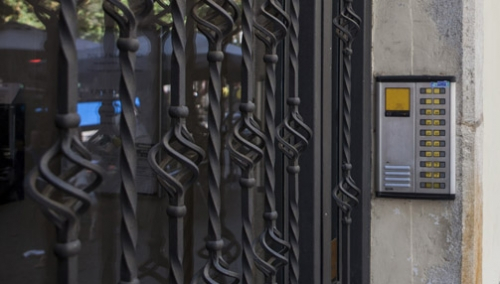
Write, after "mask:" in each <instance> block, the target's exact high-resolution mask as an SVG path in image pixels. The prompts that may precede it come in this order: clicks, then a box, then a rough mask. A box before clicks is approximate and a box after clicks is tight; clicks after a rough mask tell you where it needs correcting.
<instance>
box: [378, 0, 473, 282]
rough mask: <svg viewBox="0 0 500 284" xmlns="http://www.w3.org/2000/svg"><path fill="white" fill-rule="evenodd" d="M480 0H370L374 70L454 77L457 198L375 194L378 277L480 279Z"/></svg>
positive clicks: (400, 279)
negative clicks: (440, 199)
mask: <svg viewBox="0 0 500 284" xmlns="http://www.w3.org/2000/svg"><path fill="white" fill-rule="evenodd" d="M481 8H482V0H397V1H396V0H374V1H373V31H372V37H373V43H372V44H373V51H372V52H373V74H374V76H378V75H454V76H456V77H457V99H456V101H457V120H456V124H457V137H456V145H457V147H456V148H457V153H456V161H457V168H456V172H457V181H456V191H457V194H456V199H455V200H453V201H439V200H410V199H382V198H374V199H373V200H372V223H371V226H372V228H371V233H372V236H371V262H370V263H371V283H373V284H391V283H395V284H401V283H426V284H427V283H443V284H453V283H481V282H477V281H481V279H480V277H481V273H477V272H476V270H477V267H480V261H481V256H480V255H478V251H479V252H480V250H478V248H480V247H481V240H482V239H481V237H480V233H478V232H480V231H481V230H480V229H481V227H480V226H482V223H481V216H482V214H476V213H477V212H478V210H477V208H478V206H480V202H481V200H480V197H481V194H480V190H481V182H482V180H481V165H482V160H481V158H482V156H481V154H480V153H482V103H481V102H482V98H481V95H480V94H481V88H482V85H481V73H482V66H481V62H482V48H481V47H482V45H481V44H482V38H481V35H482V33H479V32H478V31H479V30H481V28H482V27H481V24H480V23H478V21H477V19H482V18H481V17H480V16H481V15H482V10H481ZM481 23H482V20H481ZM479 49H480V50H481V51H479ZM480 213H481V211H480ZM476 229H477V230H476ZM464 272H466V273H464Z"/></svg>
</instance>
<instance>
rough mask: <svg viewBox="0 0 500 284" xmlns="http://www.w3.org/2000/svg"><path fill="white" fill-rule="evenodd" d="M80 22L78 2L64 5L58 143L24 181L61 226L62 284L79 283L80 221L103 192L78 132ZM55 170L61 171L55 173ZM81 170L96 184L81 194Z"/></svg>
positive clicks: (57, 248) (58, 247)
mask: <svg viewBox="0 0 500 284" xmlns="http://www.w3.org/2000/svg"><path fill="white" fill-rule="evenodd" d="M76 18H77V17H76V1H61V3H60V14H59V68H58V77H59V80H58V84H59V85H58V94H57V101H58V108H57V109H58V111H57V115H56V120H55V123H56V126H57V128H59V130H60V132H59V133H60V135H59V137H58V140H57V141H56V143H55V144H54V145H53V146H52V147H51V148H50V149H49V150H48V151H47V152H45V154H44V155H43V156H42V158H41V159H40V162H39V164H38V168H35V169H33V170H32V171H31V172H30V173H29V174H28V175H27V177H26V180H25V185H26V188H27V190H28V193H29V194H30V196H31V197H32V198H33V199H34V200H35V201H36V202H37V203H39V204H40V205H41V210H42V212H43V213H44V214H45V215H46V216H47V218H48V219H49V220H50V221H51V222H52V223H54V225H55V226H56V231H57V243H56V244H55V246H54V253H55V254H56V256H57V259H58V277H57V279H58V280H57V281H58V283H60V284H76V283H78V258H77V255H78V253H79V252H80V249H81V243H80V240H79V239H78V234H79V231H80V220H79V216H81V215H82V214H83V213H85V212H86V211H87V210H88V208H89V206H90V195H89V194H90V193H91V192H92V191H93V190H95V189H96V188H97V187H98V185H99V184H100V183H101V181H102V176H103V170H102V169H101V168H100V167H99V166H97V165H95V164H93V163H92V162H91V161H90V160H91V155H90V153H89V152H88V151H87V149H85V147H84V146H83V144H82V143H81V141H80V140H79V137H78V133H77V132H76V128H77V127H78V125H79V124H80V116H79V115H78V114H77V113H76V102H77V99H78V66H77V64H78V60H77V55H76V45H75V40H76V27H77V23H76ZM65 162H69V163H65ZM68 164H69V166H67V165H68ZM54 168H61V170H60V171H59V172H54ZM82 171H84V172H85V171H89V172H91V173H92V176H91V177H89V180H90V181H91V182H89V184H88V185H86V186H85V187H84V188H82V189H80V188H77V187H75V186H73V185H72V184H71V183H70V180H71V179H72V178H73V177H74V176H76V175H77V174H80V173H81V172H82ZM41 180H43V181H44V182H41ZM42 183H43V184H44V185H42ZM60 195H63V197H64V198H61V196H60Z"/></svg>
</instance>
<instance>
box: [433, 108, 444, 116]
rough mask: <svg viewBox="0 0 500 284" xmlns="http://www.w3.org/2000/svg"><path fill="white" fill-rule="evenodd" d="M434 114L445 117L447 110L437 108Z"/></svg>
mask: <svg viewBox="0 0 500 284" xmlns="http://www.w3.org/2000/svg"><path fill="white" fill-rule="evenodd" d="M432 114H434V115H445V114H446V110H445V109H440V108H435V109H433V110H432Z"/></svg>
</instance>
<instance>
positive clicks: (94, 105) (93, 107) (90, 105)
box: [76, 101, 102, 126]
mask: <svg viewBox="0 0 500 284" xmlns="http://www.w3.org/2000/svg"><path fill="white" fill-rule="evenodd" d="M101 105H102V102H99V101H97V102H81V103H78V104H77V105H76V111H77V112H78V114H79V115H80V126H91V125H99V124H101V116H100V115H99V108H100V107H101Z"/></svg>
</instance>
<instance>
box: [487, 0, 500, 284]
mask: <svg viewBox="0 0 500 284" xmlns="http://www.w3.org/2000/svg"><path fill="white" fill-rule="evenodd" d="M499 12H500V1H498V0H485V1H484V66H483V67H484V68H483V70H484V72H483V74H484V80H483V87H484V91H483V102H484V154H483V155H484V164H483V169H484V171H483V200H484V204H483V216H484V223H483V283H484V284H488V283H494V284H497V283H500V261H499V255H500V206H499V200H500V188H499V185H500V183H499V182H498V178H499V175H500V170H499V168H500V167H499V161H500V148H499V147H500V127H499V123H500V113H499V111H498V110H499V107H500V88H499V86H498V83H499V75H500V52H499V51H500V33H499V32H498V27H500V17H499V16H498V13H499Z"/></svg>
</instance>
